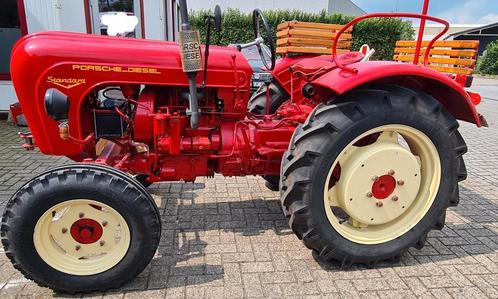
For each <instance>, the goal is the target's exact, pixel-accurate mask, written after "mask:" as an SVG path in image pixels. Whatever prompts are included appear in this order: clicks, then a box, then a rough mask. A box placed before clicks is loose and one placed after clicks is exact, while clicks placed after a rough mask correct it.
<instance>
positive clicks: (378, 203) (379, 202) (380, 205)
mask: <svg viewBox="0 0 498 299" xmlns="http://www.w3.org/2000/svg"><path fill="white" fill-rule="evenodd" d="M376 205H377V206H378V207H379V208H380V207H382V206H383V205H384V204H383V203H382V202H381V201H378V202H377V203H376Z"/></svg>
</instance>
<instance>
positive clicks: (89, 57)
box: [11, 32, 252, 157]
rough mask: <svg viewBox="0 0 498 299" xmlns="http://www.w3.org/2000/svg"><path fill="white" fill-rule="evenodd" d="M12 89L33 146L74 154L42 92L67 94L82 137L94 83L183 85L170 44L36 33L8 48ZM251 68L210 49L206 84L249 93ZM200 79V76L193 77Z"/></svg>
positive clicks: (236, 55)
mask: <svg viewBox="0 0 498 299" xmlns="http://www.w3.org/2000/svg"><path fill="white" fill-rule="evenodd" d="M11 74H12V81H13V83H14V87H15V90H16V93H17V96H18V99H19V102H20V103H21V106H22V109H23V112H24V114H25V116H26V119H27V121H28V124H29V126H30V129H31V131H32V133H33V136H34V138H35V141H36V144H37V146H38V147H39V148H40V150H41V151H42V152H43V153H45V154H52V155H66V156H71V157H73V156H75V155H78V154H80V153H81V150H82V148H81V145H78V144H74V143H71V142H69V141H64V140H61V139H60V138H58V129H57V127H58V123H57V122H56V121H54V120H52V119H51V118H50V117H49V116H48V115H47V113H46V111H45V107H44V94H45V92H46V90H47V89H49V88H57V89H58V90H59V91H61V92H62V93H64V94H66V95H67V96H68V97H69V101H70V105H69V106H70V108H69V114H68V115H69V125H70V133H71V135H72V136H74V137H76V138H82V137H83V135H84V132H83V131H84V129H88V128H90V129H91V128H92V124H91V120H90V119H89V118H90V115H86V114H85V111H83V102H84V100H85V99H86V95H87V94H88V93H89V92H90V91H91V90H92V89H94V88H95V87H96V86H98V85H105V84H134V83H135V84H144V85H170V86H187V85H188V81H187V76H186V75H185V73H183V71H182V65H181V58H180V48H179V45H178V44H177V43H175V42H167V41H153V40H144V39H133V38H124V37H109V36H97V35H89V34H80V33H67V32H41V33H35V34H30V35H27V36H25V37H23V38H22V39H20V40H19V41H18V42H17V44H16V45H15V46H14V48H13V49H12V59H11ZM251 75H252V69H251V67H250V65H249V63H248V62H247V60H246V59H245V58H244V56H243V55H242V54H241V53H240V52H238V51H237V50H236V49H235V48H234V47H216V46H212V47H211V48H210V56H209V63H208V78H207V82H206V85H207V86H208V87H214V88H218V89H219V90H220V92H221V91H223V90H226V91H230V92H232V93H233V90H234V89H237V90H239V91H242V92H241V93H239V94H241V97H249V92H247V93H245V92H243V91H245V90H247V91H248V90H249V88H250V78H251ZM197 80H198V83H200V82H201V81H202V76H201V74H199V75H198V77H197Z"/></svg>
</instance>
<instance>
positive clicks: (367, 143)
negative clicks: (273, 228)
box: [1, 0, 484, 292]
mask: <svg viewBox="0 0 498 299" xmlns="http://www.w3.org/2000/svg"><path fill="white" fill-rule="evenodd" d="M180 4H181V5H180V7H181V16H182V22H183V23H182V25H181V32H180V37H181V38H180V43H179V44H178V43H174V42H164V41H150V40H139V39H131V38H124V37H105V36H93V35H85V34H76V33H63V32H43V33H36V34H32V35H28V36H26V37H24V38H22V39H21V40H20V41H19V42H18V43H17V44H16V45H15V47H14V48H13V52H12V53H13V54H12V64H11V68H12V79H13V82H14V85H15V89H16V92H17V95H18V97H19V101H20V103H21V105H22V108H23V112H24V114H25V117H26V119H27V121H28V123H29V125H30V129H31V134H32V137H31V136H28V135H24V136H23V137H24V138H25V139H26V140H28V144H27V145H25V146H26V147H27V148H32V147H34V146H37V147H38V148H39V149H40V151H41V152H42V153H44V154H47V155H62V156H66V157H69V158H70V159H72V160H74V161H75V162H77V163H76V164H71V165H65V166H61V167H57V168H54V169H51V170H49V171H47V172H45V173H42V174H40V175H38V176H36V177H35V178H33V179H32V180H30V181H29V182H27V183H26V184H25V185H24V186H23V187H21V188H20V189H19V190H18V191H17V192H16V193H15V194H14V195H13V196H12V198H11V199H10V201H9V202H8V204H7V207H6V210H5V212H4V215H3V218H2V226H1V237H2V243H3V247H4V249H5V252H6V254H7V256H8V257H9V258H10V260H11V261H12V263H13V264H14V266H15V267H16V268H17V269H19V270H20V271H21V272H22V273H23V274H24V275H25V276H26V277H27V278H29V279H32V280H34V281H36V282H37V283H39V284H40V285H43V286H48V287H50V288H53V289H55V290H59V291H64V292H89V291H95V290H105V289H108V288H115V287H118V286H120V285H122V284H123V283H124V282H127V281H129V280H131V279H132V278H134V277H135V276H136V275H137V274H138V273H140V272H141V271H142V270H143V269H144V268H145V267H146V266H147V264H148V263H149V262H150V260H151V259H152V257H153V256H154V253H155V252H156V249H157V247H158V244H159V240H160V235H161V217H160V215H159V212H158V209H157V207H156V205H155V203H154V201H153V199H152V197H151V195H150V194H149V193H148V192H147V190H146V189H145V185H148V184H151V183H154V182H160V181H178V180H183V181H194V180H195V178H196V177H198V176H209V177H211V176H213V175H214V174H215V173H220V174H222V175H225V176H245V175H260V176H262V177H263V178H264V179H265V180H267V181H268V186H269V187H270V188H272V189H275V190H276V189H279V190H280V194H281V203H282V209H283V213H284V214H285V215H286V216H287V217H288V218H289V224H290V227H291V228H292V230H293V231H294V232H295V234H296V235H297V237H298V238H300V239H302V241H303V243H304V244H305V246H306V247H308V248H310V249H312V250H313V251H314V252H315V253H316V255H317V257H318V258H319V259H321V260H323V261H330V260H337V261H339V262H340V263H341V264H342V265H350V264H352V263H362V264H366V265H370V266H374V265H375V264H376V263H378V262H381V261H384V260H393V259H399V258H400V257H401V255H402V254H403V253H404V252H405V251H406V250H408V249H409V248H410V247H415V248H421V247H423V246H424V242H425V239H426V236H427V234H428V232H429V231H430V230H432V229H441V228H442V227H443V226H444V223H445V212H446V209H447V208H448V207H451V206H455V205H457V204H458V201H459V194H458V182H459V181H462V180H464V179H465V178H466V169H465V165H464V161H463V159H462V155H463V154H464V153H465V152H466V150H467V147H466V145H465V142H464V140H463V139H462V136H461V135H460V133H459V132H458V126H459V125H458V122H457V119H459V120H464V121H468V122H471V123H474V124H476V125H477V126H481V125H483V124H484V119H483V118H482V116H480V115H479V114H478V113H477V112H476V108H475V103H477V101H475V99H476V98H479V95H476V94H471V93H468V92H467V91H466V90H465V89H464V85H462V84H461V83H460V82H459V80H455V78H453V77H451V76H448V75H445V74H442V73H440V72H438V71H435V70H433V69H430V68H428V67H426V66H425V65H427V58H428V53H429V51H425V54H423V52H424V51H423V49H422V50H421V47H422V33H423V26H422V30H421V32H420V33H419V37H418V42H417V47H416V52H415V56H414V57H415V58H414V63H413V64H405V63H397V62H389V61H369V60H368V57H367V56H368V55H367V56H366V55H365V54H366V53H362V52H349V53H344V54H336V50H335V46H334V50H333V53H332V55H324V56H311V55H295V56H287V57H284V58H281V59H279V60H277V59H276V54H275V49H274V44H275V43H274V40H273V39H272V36H273V34H272V31H271V29H270V27H269V25H268V23H267V21H266V19H265V17H264V15H263V14H262V13H261V11H260V10H258V9H256V10H255V11H254V14H253V21H254V32H255V40H254V41H253V42H251V43H248V44H241V45H237V46H232V47H217V46H216V47H215V46H211V47H209V42H208V43H207V45H205V46H201V45H200V43H199V34H198V32H197V31H195V30H193V29H192V28H191V26H190V25H189V21H188V14H187V6H186V1H185V0H182V1H180ZM427 4H428V0H426V1H425V9H424V12H423V13H422V14H410V13H397V14H372V15H366V16H362V17H360V18H357V19H355V20H353V21H352V22H350V23H349V24H347V25H346V26H345V27H344V28H343V30H341V31H340V32H339V33H338V34H337V37H336V39H335V42H334V45H337V41H338V40H339V36H340V35H341V34H342V32H343V31H344V30H346V28H349V27H351V26H352V25H353V24H355V23H356V22H358V21H360V20H363V19H365V18H368V17H386V16H387V17H413V18H420V19H421V23H425V21H426V20H430V21H436V22H441V23H443V24H445V25H446V29H447V25H448V24H447V23H446V22H445V21H443V20H440V19H437V18H434V17H430V16H428V15H427V14H426V12H427ZM213 21H214V22H213ZM210 22H213V23H214V25H215V27H219V26H220V23H221V12H220V9H219V7H218V8H217V9H215V13H214V16H212V17H210ZM444 32H445V31H443V32H442V33H441V34H439V35H438V36H437V37H436V38H435V39H434V40H433V41H431V42H430V43H429V44H428V45H426V49H431V47H432V45H433V43H434V42H435V40H436V39H437V38H439V37H440V36H441V35H442V34H444ZM209 35H210V30H208V37H209ZM207 40H209V38H208V39H207ZM263 44H265V45H266V46H268V47H269V49H270V51H271V59H267V58H265V57H266V56H265V55H263V53H262V51H261V50H260V53H261V55H262V57H263V58H264V59H263V63H264V64H265V66H266V68H267V70H269V71H271V74H272V77H273V79H272V80H271V81H269V82H267V83H266V84H265V85H264V86H263V87H262V88H261V89H260V90H259V91H258V92H255V93H254V94H252V95H251V92H250V87H251V76H252V74H253V70H252V68H251V66H250V65H249V64H248V62H247V60H246V59H245V57H244V56H243V55H242V54H241V52H240V49H242V48H245V47H249V46H256V47H257V48H258V49H261V47H262V45H263ZM420 55H424V62H423V65H419V63H418V59H419V56H420ZM201 70H203V71H201ZM473 100H474V101H473ZM32 138H33V139H32ZM33 140H34V142H33Z"/></svg>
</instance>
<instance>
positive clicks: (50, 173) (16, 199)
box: [0, 164, 161, 294]
mask: <svg viewBox="0 0 498 299" xmlns="http://www.w3.org/2000/svg"><path fill="white" fill-rule="evenodd" d="M107 174H109V175H112V180H111V183H118V184H119V183H124V182H129V183H132V185H131V186H132V188H135V189H138V190H141V191H142V192H141V193H142V194H146V195H147V197H148V200H142V201H141V211H137V213H140V214H141V215H143V217H144V219H146V220H147V221H148V227H149V228H150V230H151V231H152V233H153V235H154V236H155V237H156V238H155V239H154V240H152V243H153V244H156V245H157V244H159V241H160V235H161V219H160V214H159V210H158V208H157V206H156V205H155V203H154V200H153V199H152V197H151V196H150V194H149V193H148V192H147V190H146V189H145V188H144V187H143V186H142V185H141V184H140V183H139V182H137V181H136V180H133V179H132V178H131V177H129V176H128V175H127V174H125V173H123V172H120V171H118V170H116V169H114V168H111V167H108V166H103V165H98V164H69V165H64V166H59V167H55V168H52V169H50V170H47V171H46V172H43V173H41V174H40V175H38V176H37V177H35V178H33V179H31V180H30V181H28V182H27V183H26V184H24V185H23V186H22V187H21V188H19V190H17V192H16V193H15V194H14V195H13V196H12V198H11V199H10V200H9V201H8V202H7V205H6V208H5V211H4V214H3V217H2V223H1V227H0V236H1V242H2V245H3V248H4V251H5V255H6V256H7V257H8V258H9V259H10V261H11V263H12V265H13V266H14V268H15V269H17V270H18V271H19V272H21V273H22V274H23V275H24V276H25V277H26V278H27V279H30V280H32V281H34V282H35V283H36V284H37V285H39V286H41V287H50V288H51V289H53V290H54V291H56V292H61V293H67V294H76V293H78V291H76V290H71V289H59V288H58V287H57V286H55V285H50V284H47V283H45V282H42V281H40V280H39V279H37V278H36V277H34V276H33V275H31V273H29V272H27V271H26V270H25V269H24V268H23V266H22V265H21V264H20V263H19V262H18V257H17V255H16V252H13V251H11V250H10V242H9V240H8V234H9V231H10V226H9V220H10V219H12V218H15V217H18V216H17V214H16V208H17V207H20V206H22V205H26V204H28V203H27V202H26V198H23V195H24V194H25V193H27V194H28V195H31V194H33V190H34V189H36V188H40V187H42V188H46V187H48V186H50V185H51V184H58V183H63V182H64V181H65V180H66V179H67V177H68V176H71V175H74V176H76V177H78V176H82V175H93V176H94V179H95V180H100V179H101V178H102V176H103V175H107ZM125 185H126V184H125ZM129 186H130V185H128V187H129ZM122 192H123V193H128V192H130V191H129V190H127V188H123V190H122ZM156 247H157V246H156ZM150 258H152V256H151V257H150ZM150 258H148V257H144V258H143V259H142V260H141V265H140V266H139V267H138V271H136V273H130V274H129V275H128V276H129V278H130V279H132V278H134V277H135V276H136V275H138V274H139V273H140V272H142V271H143V270H144V269H145V267H146V266H147V265H148V263H149V261H150ZM128 280H129V279H127V280H125V281H118V282H117V283H115V284H113V283H112V282H109V283H107V284H105V285H104V286H102V287H100V288H98V289H92V290H88V291H106V290H108V289H113V288H117V287H119V286H121V285H122V284H123V283H125V282H126V281H128Z"/></svg>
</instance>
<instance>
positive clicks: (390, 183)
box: [372, 174, 396, 199]
mask: <svg viewBox="0 0 498 299" xmlns="http://www.w3.org/2000/svg"><path fill="white" fill-rule="evenodd" d="M395 188H396V180H395V179H394V178H393V177H392V176H391V175H387V174H386V175H383V176H381V177H379V178H378V179H377V180H376V181H375V182H374V183H373V185H372V194H373V196H374V197H375V198H377V199H384V198H386V197H388V196H389V195H391V194H392V193H393V192H394V189H395Z"/></svg>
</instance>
